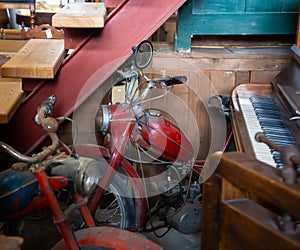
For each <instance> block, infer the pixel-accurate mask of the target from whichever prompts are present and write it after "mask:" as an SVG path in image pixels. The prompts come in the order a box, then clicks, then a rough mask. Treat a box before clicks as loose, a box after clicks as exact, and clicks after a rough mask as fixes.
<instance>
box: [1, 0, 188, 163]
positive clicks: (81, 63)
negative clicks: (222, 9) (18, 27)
mask: <svg viewBox="0 0 300 250" xmlns="http://www.w3.org/2000/svg"><path fill="white" fill-rule="evenodd" d="M185 1H186V0H164V1H161V0H151V1H148V0H130V1H124V2H122V4H121V6H120V8H117V11H116V12H114V13H112V14H111V15H112V16H111V17H110V15H109V16H108V19H107V21H106V23H105V27H104V28H103V29H102V30H101V31H100V32H99V31H98V32H94V33H93V34H91V35H90V36H89V37H88V38H84V39H82V40H81V42H79V41H78V46H77V47H76V48H75V50H74V52H73V53H72V54H71V55H69V56H68V58H67V59H66V60H65V61H64V62H63V64H62V66H61V68H60V70H59V72H58V73H57V75H56V77H55V78H54V79H52V80H43V81H37V80H30V79H23V86H24V89H30V88H33V89H32V90H33V91H32V93H31V94H30V95H29V96H28V97H27V98H26V101H24V102H23V103H22V104H21V106H20V108H19V109H18V110H17V112H16V113H15V115H14V117H13V118H12V119H11V121H10V122H9V124H8V125H7V126H2V127H1V131H0V139H1V140H2V141H5V142H7V143H8V144H10V145H11V146H13V147H14V148H16V149H17V150H19V151H20V152H22V153H24V154H29V153H31V152H33V151H34V149H36V148H37V146H39V145H40V144H41V143H42V142H43V140H44V139H45V138H46V134H45V133H44V132H43V131H42V129H41V128H39V126H36V124H35V123H34V116H35V112H36V107H37V106H39V105H40V103H42V102H43V101H44V100H45V99H47V98H48V96H49V95H51V94H55V95H56V96H57V100H58V101H57V104H56V110H55V113H56V114H55V116H69V115H71V114H72V113H73V112H74V110H76V108H77V107H78V106H79V105H81V104H82V103H83V102H84V101H85V100H86V99H87V98H88V97H89V96H91V94H92V93H93V92H94V91H95V90H96V89H97V88H98V87H99V86H101V85H102V84H103V82H104V81H105V80H106V79H108V77H109V76H110V75H111V74H112V73H113V72H114V71H116V70H117V68H118V67H119V66H120V65H121V64H122V63H123V62H124V60H125V59H127V58H128V57H129V56H130V54H131V47H132V46H133V45H137V44H138V43H139V42H140V41H142V40H144V39H148V38H149V37H150V36H151V35H152V34H153V33H154V32H155V31H156V30H157V29H158V28H159V27H160V26H161V25H162V24H163V23H164V22H165V21H167V19H168V18H169V17H170V16H171V15H172V14H173V13H174V12H175V11H176V10H178V9H179V8H180V6H181V5H182V4H183V3H184V2H185ZM112 62H114V63H112ZM109 63H110V64H109ZM1 158H2V159H3V160H1V161H2V162H3V161H4V159H6V162H9V160H8V159H7V157H6V156H5V155H4V154H3V157H2V155H1Z"/></svg>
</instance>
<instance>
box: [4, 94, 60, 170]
mask: <svg viewBox="0 0 300 250" xmlns="http://www.w3.org/2000/svg"><path fill="white" fill-rule="evenodd" d="M55 102H56V97H55V96H54V95H52V96H50V97H49V98H48V99H47V100H45V101H44V102H43V103H42V104H41V106H40V107H39V108H38V111H37V114H36V116H35V121H36V123H37V124H39V125H41V126H42V127H43V129H44V130H46V132H47V133H48V135H49V136H50V138H51V141H52V144H51V145H50V146H48V147H45V148H44V149H43V151H42V152H40V153H38V154H36V155H34V156H27V155H24V154H22V153H20V152H18V151H17V150H15V149H14V148H12V147H11V146H9V145H8V144H6V143H4V142H2V141H0V148H2V149H3V150H4V151H5V152H6V153H7V154H9V155H10V156H12V157H13V158H15V159H16V160H18V161H21V162H25V163H28V164H35V163H38V162H41V161H43V160H45V159H46V157H47V156H49V155H51V154H53V153H54V152H55V151H56V149H57V148H58V146H59V139H58V136H57V134H56V132H57V129H58V122H57V120H56V119H55V118H53V117H48V116H49V115H51V114H52V110H53V106H54V104H55Z"/></svg>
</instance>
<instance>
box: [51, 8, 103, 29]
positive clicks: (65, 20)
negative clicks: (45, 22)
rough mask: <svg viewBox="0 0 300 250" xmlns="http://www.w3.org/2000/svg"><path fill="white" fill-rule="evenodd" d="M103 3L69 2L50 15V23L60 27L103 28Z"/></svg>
mask: <svg viewBox="0 0 300 250" xmlns="http://www.w3.org/2000/svg"><path fill="white" fill-rule="evenodd" d="M105 17H106V8H105V6H104V3H80V2H78V3H69V4H68V5H66V6H65V7H63V8H62V9H61V10H60V11H59V12H57V13H56V14H55V15H54V16H53V17H52V25H53V26H54V27H61V28H103V27H104V21H105Z"/></svg>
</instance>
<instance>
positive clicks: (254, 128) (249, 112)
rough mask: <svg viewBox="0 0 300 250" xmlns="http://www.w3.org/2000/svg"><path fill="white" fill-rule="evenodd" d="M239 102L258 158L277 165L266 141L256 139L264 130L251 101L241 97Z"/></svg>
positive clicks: (274, 165)
mask: <svg viewBox="0 0 300 250" xmlns="http://www.w3.org/2000/svg"><path fill="white" fill-rule="evenodd" d="M239 103H240V107H241V111H242V114H243V117H244V120H245V123H246V128H247V131H248V133H249V137H250V141H251V144H252V147H253V150H254V153H255V156H256V158H257V159H258V160H260V161H262V162H264V163H266V164H269V165H271V166H273V167H276V163H275V161H274V158H273V156H272V153H271V151H270V148H269V146H267V145H266V144H264V143H259V142H257V141H256V140H255V134H256V133H257V132H263V131H262V129H261V126H260V124H259V121H258V119H257V116H256V114H255V111H254V108H253V106H252V103H251V101H250V100H249V99H248V98H239Z"/></svg>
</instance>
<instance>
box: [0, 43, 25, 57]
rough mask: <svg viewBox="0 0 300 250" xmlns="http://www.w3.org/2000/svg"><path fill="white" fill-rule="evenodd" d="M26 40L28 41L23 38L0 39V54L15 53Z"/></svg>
mask: <svg viewBox="0 0 300 250" xmlns="http://www.w3.org/2000/svg"><path fill="white" fill-rule="evenodd" d="M27 42H28V41H25V40H0V55H1V54H2V55H4V54H5V55H6V54H11V55H12V54H15V53H17V52H18V51H19V50H20V49H21V48H22V47H23V46H25V45H26V43H27Z"/></svg>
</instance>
